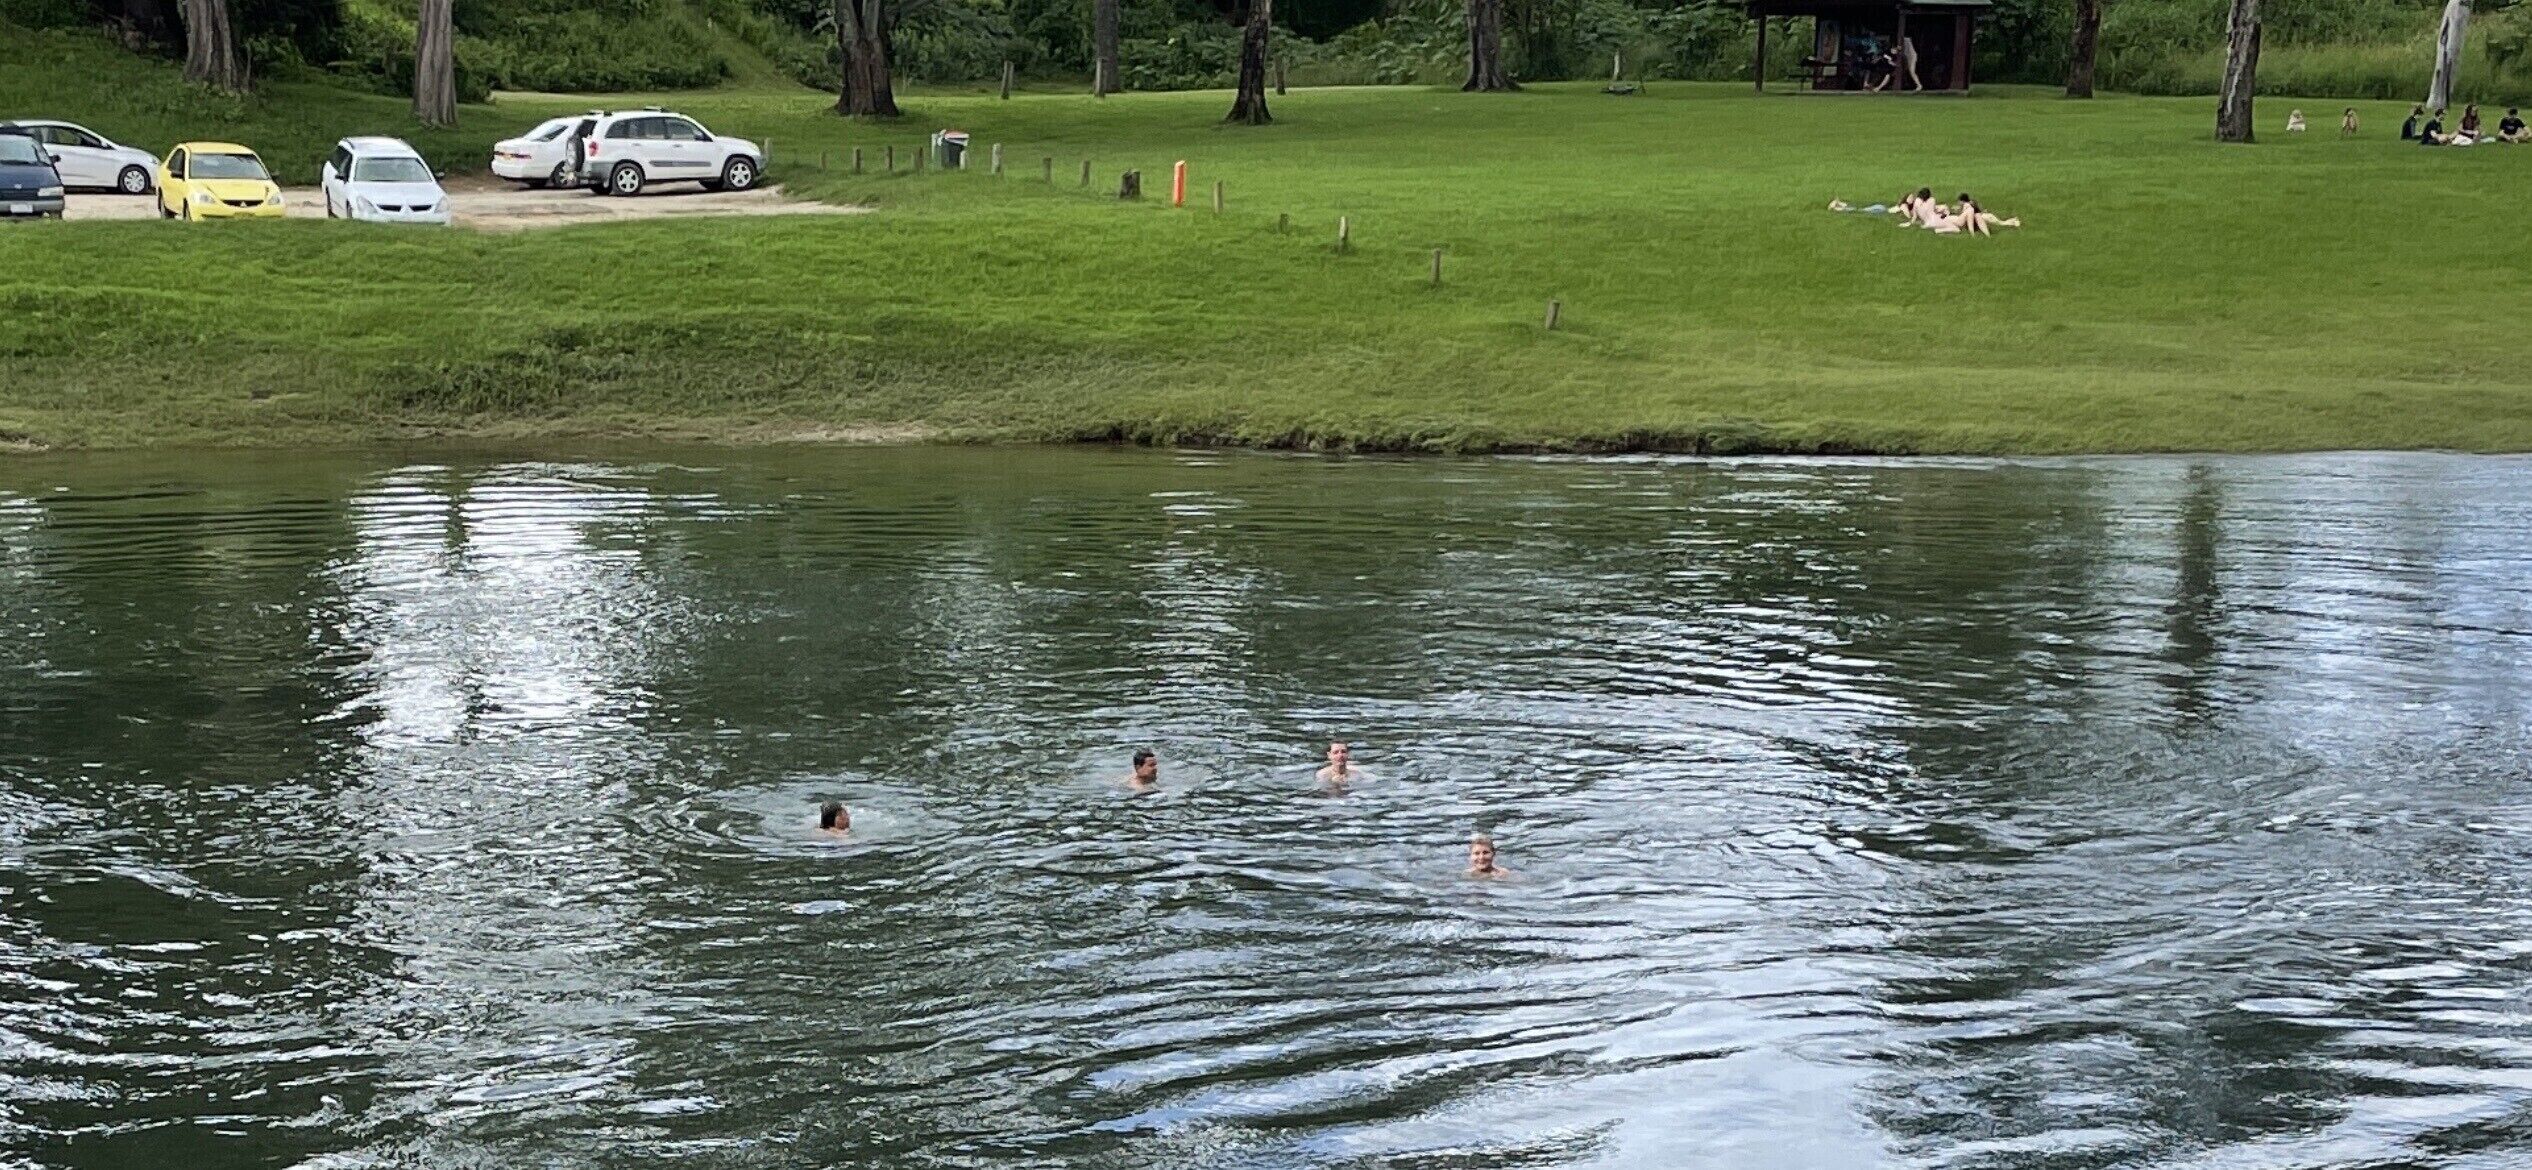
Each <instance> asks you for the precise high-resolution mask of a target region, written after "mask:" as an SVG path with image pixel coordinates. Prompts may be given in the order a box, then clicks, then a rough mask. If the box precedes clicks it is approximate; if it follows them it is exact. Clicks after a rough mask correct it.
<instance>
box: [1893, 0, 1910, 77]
mask: <svg viewBox="0 0 2532 1170" xmlns="http://www.w3.org/2000/svg"><path fill="white" fill-rule="evenodd" d="M1890 49H1891V60H1892V61H1893V62H1895V63H1896V64H1897V65H1898V66H1899V67H1898V68H1897V69H1894V70H1892V71H1891V78H1890V88H1892V89H1895V90H1901V91H1905V90H1906V89H1907V88H1908V54H1909V53H1911V52H1913V51H1914V50H1911V49H1910V48H1908V6H1907V5H1905V4H1902V5H1900V6H1899V35H1898V43H1896V44H1894V45H1892V46H1890Z"/></svg>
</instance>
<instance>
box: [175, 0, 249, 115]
mask: <svg viewBox="0 0 2532 1170" xmlns="http://www.w3.org/2000/svg"><path fill="white" fill-rule="evenodd" d="M184 13H185V80H187V81H190V82H193V83H194V84H196V85H207V86H210V87H211V88H213V89H219V90H226V91H227V92H229V93H244V92H246V57H245V55H244V54H243V53H241V52H239V51H238V44H237V31H236V28H235V26H233V25H231V24H230V23H229V2H228V0H184Z"/></svg>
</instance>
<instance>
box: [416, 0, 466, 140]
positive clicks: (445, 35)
mask: <svg viewBox="0 0 2532 1170" xmlns="http://www.w3.org/2000/svg"><path fill="white" fill-rule="evenodd" d="M455 13H456V5H455V3H454V0H422V3H421V8H420V11H419V12H418V13H417V14H416V15H415V17H414V21H413V116H414V117H415V118H416V119H418V120H420V121H421V123H422V124H423V125H425V126H454V125H456V124H457V50H456V46H455V41H456V39H457V25H456V15H455Z"/></svg>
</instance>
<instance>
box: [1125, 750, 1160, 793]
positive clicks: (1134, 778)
mask: <svg viewBox="0 0 2532 1170" xmlns="http://www.w3.org/2000/svg"><path fill="white" fill-rule="evenodd" d="M1125 789H1126V791H1128V792H1157V791H1159V790H1160V757H1159V756H1157V755H1154V754H1152V749H1150V748H1136V749H1134V770H1133V771H1131V772H1128V773H1126V777H1125Z"/></svg>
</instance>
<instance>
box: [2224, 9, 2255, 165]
mask: <svg viewBox="0 0 2532 1170" xmlns="http://www.w3.org/2000/svg"><path fill="white" fill-rule="evenodd" d="M2257 88H2259V0H2233V11H2232V14H2231V15H2230V16H2228V17H2227V18H2226V20H2225V33H2224V84H2223V87H2222V88H2221V89H2220V90H2218V91H2217V94H2216V141H2218V142H2249V141H2251V93H2252V91H2253V90H2256V89H2257Z"/></svg>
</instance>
